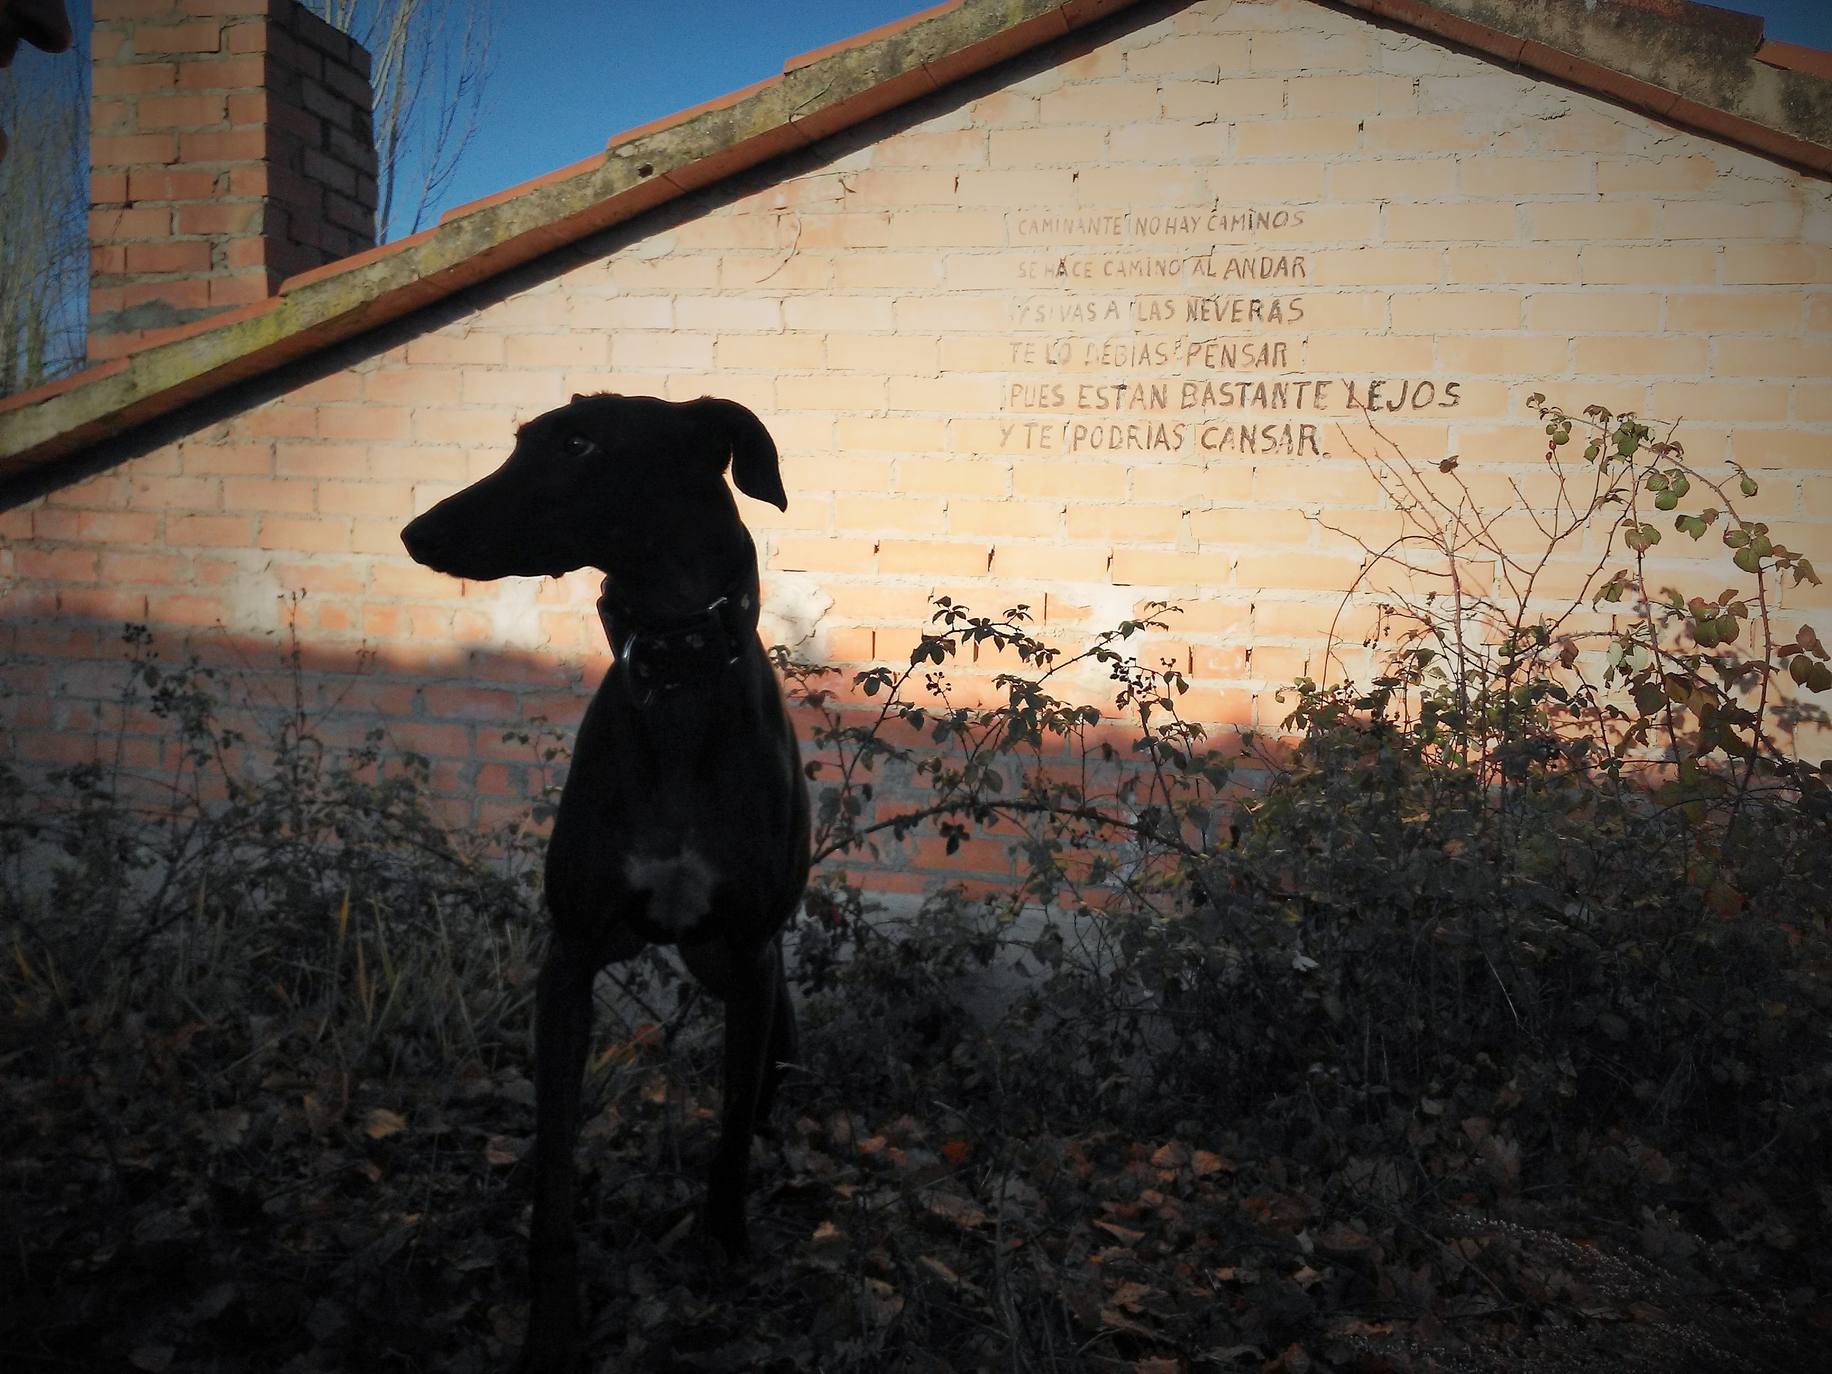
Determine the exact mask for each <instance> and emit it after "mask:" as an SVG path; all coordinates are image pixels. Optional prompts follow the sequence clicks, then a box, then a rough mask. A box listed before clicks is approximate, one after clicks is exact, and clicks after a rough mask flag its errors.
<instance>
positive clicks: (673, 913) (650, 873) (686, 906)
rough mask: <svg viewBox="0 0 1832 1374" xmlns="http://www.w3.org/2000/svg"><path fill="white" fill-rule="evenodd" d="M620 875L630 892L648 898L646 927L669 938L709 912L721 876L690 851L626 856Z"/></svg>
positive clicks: (697, 922) (682, 932) (694, 851)
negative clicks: (666, 933)
mask: <svg viewBox="0 0 1832 1374" xmlns="http://www.w3.org/2000/svg"><path fill="white" fill-rule="evenodd" d="M623 876H624V881H625V882H627V883H628V884H629V885H630V888H631V890H632V891H634V892H637V893H639V894H643V895H646V896H647V897H648V899H649V904H648V920H649V924H651V925H655V926H659V927H661V929H663V930H665V931H667V932H668V933H669V934H671V935H681V934H684V933H686V932H687V931H689V930H692V929H693V928H694V927H695V926H697V925H698V924H699V923H700V921H701V920H703V919H704V918H705V917H706V916H707V915H708V914H709V913H710V912H711V911H712V894H713V888H714V887H715V886H716V885H717V884H718V881H719V877H720V875H719V872H718V870H717V869H716V868H714V867H713V864H712V861H711V860H710V859H709V858H708V857H707V856H706V855H705V854H702V853H701V852H700V851H699V850H697V849H692V848H682V849H681V850H680V852H679V853H676V854H671V855H664V854H640V853H633V854H628V855H625V857H624V861H623Z"/></svg>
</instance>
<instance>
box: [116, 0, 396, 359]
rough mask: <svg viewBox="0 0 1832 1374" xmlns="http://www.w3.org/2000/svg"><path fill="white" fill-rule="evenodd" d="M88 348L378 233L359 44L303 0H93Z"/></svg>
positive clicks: (123, 345)
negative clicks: (331, 24)
mask: <svg viewBox="0 0 1832 1374" xmlns="http://www.w3.org/2000/svg"><path fill="white" fill-rule="evenodd" d="M92 63H93V67H92V74H93V77H94V94H93V96H92V100H91V104H90V129H89V155H90V189H89V198H90V209H89V241H90V288H89V358H90V360H91V361H92V362H99V361H102V360H104V359H107V358H113V357H118V356H119V355H121V354H123V353H126V352H128V351H129V350H131V349H132V348H134V347H135V346H136V345H137V344H138V342H139V341H140V339H141V338H142V336H144V335H145V334H146V333H148V332H150V331H154V330H160V329H167V328H170V327H172V326H173V325H180V324H188V323H190V322H191V321H193V320H197V319H201V318H203V317H205V316H207V315H212V314H215V313H217V312H219V311H223V310H228V309H232V308H233V307H235V306H238V305H246V304H248V303H249V302H251V301H258V300H261V299H263V298H264V297H267V296H270V295H272V294H273V293H274V291H275V290H276V289H277V288H278V286H279V284H280V282H281V281H282V280H284V279H285V278H286V277H289V276H292V275H293V274H294V273H297V272H303V271H306V270H308V269H310V268H313V267H318V266H320V265H322V264H324V263H327V262H330V261H332V260H334V259H336V258H341V257H345V256H347V255H349V254H351V253H357V252H361V251H362V250H363V249H365V248H370V247H373V246H374V244H375V200H376V185H375V177H376V159H375V141H374V137H373V135H372V133H371V131H370V123H369V118H370V107H371V103H372V100H373V94H372V92H371V89H370V85H369V54H368V53H367V52H365V51H364V50H363V48H362V46H361V45H360V44H358V43H356V42H355V41H353V40H352V39H350V38H349V37H347V36H346V35H345V34H343V33H341V32H339V31H338V30H337V29H334V28H332V27H331V26H330V25H329V24H327V23H325V22H324V21H323V20H322V19H319V18H318V17H317V16H316V15H314V14H312V13H311V11H309V10H307V9H306V8H305V6H303V5H301V4H298V3H297V0H95V47H94V53H93V57H92Z"/></svg>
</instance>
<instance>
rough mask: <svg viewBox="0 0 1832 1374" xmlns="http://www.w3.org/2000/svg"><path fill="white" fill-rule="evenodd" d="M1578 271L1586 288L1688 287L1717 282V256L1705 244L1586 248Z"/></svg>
mask: <svg viewBox="0 0 1832 1374" xmlns="http://www.w3.org/2000/svg"><path fill="white" fill-rule="evenodd" d="M1731 251H1732V249H1730V248H1726V249H1725V253H1726V255H1728V254H1729V253H1730V252H1731ZM1579 268H1580V271H1581V280H1582V281H1583V282H1584V283H1585V284H1586V285H1601V286H1609V285H1615V284H1618V283H1620V284H1623V285H1631V286H1632V285H1644V284H1645V285H1658V286H1666V285H1672V286H1687V285H1692V284H1694V283H1705V282H1710V281H1713V280H1715V279H1716V274H1717V252H1716V250H1715V249H1713V248H1711V247H1709V246H1706V245H1703V244H1699V245H1693V244H1678V245H1670V244H1654V243H1643V244H1630V245H1627V246H1624V247H1619V248H1618V247H1610V246H1608V245H1597V244H1586V245H1585V246H1584V248H1583V249H1582V250H1581V252H1580V255H1579Z"/></svg>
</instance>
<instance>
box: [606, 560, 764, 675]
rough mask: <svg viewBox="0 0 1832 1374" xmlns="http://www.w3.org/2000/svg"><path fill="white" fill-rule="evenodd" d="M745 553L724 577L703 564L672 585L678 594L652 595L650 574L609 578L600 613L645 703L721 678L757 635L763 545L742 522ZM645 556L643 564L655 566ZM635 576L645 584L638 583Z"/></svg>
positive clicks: (607, 636)
mask: <svg viewBox="0 0 1832 1374" xmlns="http://www.w3.org/2000/svg"><path fill="white" fill-rule="evenodd" d="M739 534H740V536H741V537H742V540H743V557H742V558H741V559H739V560H737V566H736V567H731V566H729V564H730V560H727V562H728V570H727V571H726V572H725V573H724V575H723V576H722V577H719V578H718V580H716V581H715V580H714V577H713V575H714V574H715V573H716V572H717V570H716V569H715V568H711V567H708V566H707V565H706V564H704V563H699V564H696V565H695V566H694V567H693V568H692V569H691V572H690V575H687V576H682V577H680V578H679V579H678V580H677V581H675V582H673V583H671V584H668V585H670V586H671V591H672V594H671V595H669V596H667V597H666V598H665V599H664V598H658V597H655V596H645V595H644V594H643V593H644V591H645V590H647V588H646V587H644V586H643V585H642V584H643V583H645V582H647V581H648V579H646V578H638V579H626V578H620V577H618V576H616V575H615V574H612V575H608V576H606V577H605V579H604V583H603V586H602V588H601V591H600V595H599V598H598V619H599V622H600V623H601V624H602V625H603V626H604V633H605V638H606V639H608V640H609V641H610V646H611V652H612V653H613V654H615V655H616V656H617V659H618V661H619V662H620V663H621V664H622V665H623V667H624V669H625V671H626V672H627V673H628V674H629V676H630V679H631V683H632V686H633V687H634V688H635V689H636V691H637V693H638V695H639V697H640V698H641V699H642V700H643V702H644V703H645V704H647V703H650V702H653V701H654V700H655V698H656V697H657V696H659V695H665V694H667V693H671V692H674V691H676V690H678V689H680V688H682V687H689V686H694V685H703V684H705V683H708V682H711V681H713V680H714V679H716V678H718V677H719V676H720V675H721V674H722V673H723V672H724V671H725V670H726V668H728V667H729V666H730V665H731V664H732V663H734V662H735V661H736V660H737V659H738V657H739V655H740V654H741V653H742V652H743V650H744V648H745V646H746V644H747V642H754V641H755V639H756V636H757V615H758V611H759V609H760V606H759V594H758V578H757V552H756V548H755V546H754V545H753V544H752V543H751V537H750V535H749V534H748V533H747V532H745V531H744V529H743V527H742V526H740V527H739ZM653 566H654V565H653V564H650V563H647V562H645V564H644V569H645V571H649V570H652V569H653ZM632 580H634V581H635V582H636V583H637V584H638V585H636V586H632V585H631V582H632Z"/></svg>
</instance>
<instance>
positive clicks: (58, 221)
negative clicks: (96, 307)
mask: <svg viewBox="0 0 1832 1374" xmlns="http://www.w3.org/2000/svg"><path fill="white" fill-rule="evenodd" d="M88 108H89V64H88V63H87V62H82V61H73V60H71V59H70V58H69V57H68V56H64V57H47V56H46V55H45V54H43V53H39V52H34V51H29V50H24V51H21V52H20V54H19V57H18V60H17V61H16V62H15V63H14V65H13V66H12V68H11V69H10V70H9V71H8V72H7V74H6V77H5V78H4V79H0V128H4V129H6V130H7V131H8V133H9V135H10V140H9V145H8V148H7V154H6V157H5V158H4V159H0V395H10V394H11V393H13V392H15V391H21V390H24V389H25V388H26V387H29V386H33V385H36V384H37V383H38V382H40V381H43V380H45V379H46V378H48V377H54V376H56V375H58V374H59V373H61V372H67V371H69V370H70V369H71V368H72V367H75V366H77V365H79V364H80V363H81V362H82V360H83V348H84V340H83V326H84V320H85V313H86V305H87V302H86V301H85V299H84V293H85V292H86V291H87V289H88V253H89V248H88V243H89V237H88V212H89V184H88V179H87V170H88V147H87V144H88V137H89V121H88Z"/></svg>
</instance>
